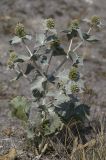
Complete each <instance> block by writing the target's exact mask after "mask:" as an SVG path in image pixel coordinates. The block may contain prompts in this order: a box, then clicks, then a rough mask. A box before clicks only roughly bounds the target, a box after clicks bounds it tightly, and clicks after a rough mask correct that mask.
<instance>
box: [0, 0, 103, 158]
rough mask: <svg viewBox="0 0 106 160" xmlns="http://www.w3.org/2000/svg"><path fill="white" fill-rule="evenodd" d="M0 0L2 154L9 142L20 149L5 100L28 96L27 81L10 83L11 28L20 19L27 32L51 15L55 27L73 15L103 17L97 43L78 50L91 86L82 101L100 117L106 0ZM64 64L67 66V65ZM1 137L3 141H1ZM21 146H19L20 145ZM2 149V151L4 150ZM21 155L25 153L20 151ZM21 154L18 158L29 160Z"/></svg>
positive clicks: (20, 132) (18, 133)
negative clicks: (6, 131) (11, 132)
mask: <svg viewBox="0 0 106 160" xmlns="http://www.w3.org/2000/svg"><path fill="white" fill-rule="evenodd" d="M90 2H91V3H89V2H87V0H86V1H85V0H53V1H48V0H39V1H37V0H0V154H2V153H5V152H6V151H7V150H8V149H9V148H10V147H12V145H16V147H17V149H18V150H21V149H22V148H23V141H22V140H24V137H23V127H22V125H21V123H20V121H19V120H16V119H11V117H10V116H9V108H8V105H9V100H10V99H11V98H12V97H13V96H16V95H20V94H21V95H25V96H26V97H28V96H30V95H29V93H30V90H29V84H28V82H27V81H26V80H25V81H24V84H23V82H22V81H23V79H21V80H20V81H19V82H16V83H14V84H12V83H11V82H10V80H11V79H12V78H13V77H14V73H11V72H10V71H8V70H7V68H6V61H7V57H8V49H9V43H8V41H9V40H10V38H11V35H12V34H13V27H14V25H15V24H16V23H17V22H18V21H22V22H23V23H24V25H25V26H26V28H27V30H28V32H29V33H35V31H36V29H37V25H36V23H37V20H38V19H39V18H48V17H53V18H55V19H56V21H57V28H58V27H61V28H64V26H66V25H67V24H68V23H69V22H70V21H71V20H72V19H73V18H85V17H88V18H89V17H90V16H92V15H99V16H100V17H101V18H102V20H103V24H104V27H103V30H102V33H98V36H99V38H100V39H101V42H99V44H94V45H93V46H92V45H89V46H88V47H87V48H86V49H85V48H83V47H82V48H81V49H80V51H81V52H82V53H83V54H86V58H85V64H84V68H83V69H82V72H83V74H84V77H85V82H86V84H87V85H88V86H89V87H90V88H91V89H92V92H91V93H90V96H85V98H84V101H85V102H86V103H88V104H90V106H91V118H96V117H101V116H102V115H103V114H105V112H106V0H93V3H92V1H90ZM67 67H68V66H67ZM9 127H12V129H13V130H14V135H13V136H12V138H11V139H12V142H13V143H12V142H11V140H10V138H9V139H8V137H6V136H5V135H3V133H2V131H3V130H4V129H5V128H9ZM3 139H4V140H3ZM20 146H21V147H20ZM4 148H5V150H4ZM24 154H25V153H24ZM30 159H31V158H28V157H27V156H24V155H23V158H22V160H30Z"/></svg>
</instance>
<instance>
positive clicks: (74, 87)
mask: <svg viewBox="0 0 106 160" xmlns="http://www.w3.org/2000/svg"><path fill="white" fill-rule="evenodd" d="M71 92H72V93H78V92H79V87H78V85H77V84H72V85H71Z"/></svg>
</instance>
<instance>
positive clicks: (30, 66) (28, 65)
mask: <svg viewBox="0 0 106 160" xmlns="http://www.w3.org/2000/svg"><path fill="white" fill-rule="evenodd" d="M34 68H35V67H34V66H33V65H32V64H31V63H28V64H27V68H26V71H25V73H24V74H25V75H27V74H29V73H30V72H31V71H32V70H33V69H34Z"/></svg>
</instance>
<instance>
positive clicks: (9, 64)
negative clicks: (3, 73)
mask: <svg viewBox="0 0 106 160" xmlns="http://www.w3.org/2000/svg"><path fill="white" fill-rule="evenodd" d="M16 58H17V55H16V53H15V52H14V51H11V52H10V57H9V59H8V61H7V65H8V66H9V68H12V67H13V66H14V61H15V59H16Z"/></svg>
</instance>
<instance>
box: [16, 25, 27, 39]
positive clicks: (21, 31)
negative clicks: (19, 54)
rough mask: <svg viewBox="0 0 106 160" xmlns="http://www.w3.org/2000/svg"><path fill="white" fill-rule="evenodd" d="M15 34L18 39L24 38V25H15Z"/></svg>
mask: <svg viewBox="0 0 106 160" xmlns="http://www.w3.org/2000/svg"><path fill="white" fill-rule="evenodd" d="M15 34H16V36H18V37H20V38H21V37H24V36H25V35H26V33H25V28H24V25H23V24H22V23H17V25H16V27H15Z"/></svg>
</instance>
